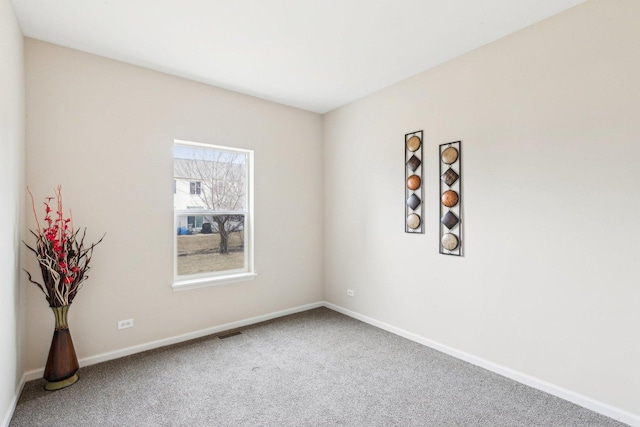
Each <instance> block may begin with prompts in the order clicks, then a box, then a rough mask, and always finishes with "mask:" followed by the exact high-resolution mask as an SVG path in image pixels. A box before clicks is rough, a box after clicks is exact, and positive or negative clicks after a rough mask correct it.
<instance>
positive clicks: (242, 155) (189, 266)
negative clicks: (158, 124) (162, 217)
mask: <svg viewBox="0 0 640 427" xmlns="http://www.w3.org/2000/svg"><path fill="white" fill-rule="evenodd" d="M173 178H174V183H175V184H174V196H173V210H174V218H175V227H174V242H175V243H174V284H173V288H174V290H184V289H191V288H197V287H202V286H210V285H213V284H222V283H230V282H236V281H243V280H251V279H253V278H254V277H255V273H254V271H253V209H252V195H253V188H252V183H253V151H249V150H239V149H235V148H229V147H221V146H215V145H208V144H200V143H195V142H187V141H175V143H174V149H173Z"/></svg>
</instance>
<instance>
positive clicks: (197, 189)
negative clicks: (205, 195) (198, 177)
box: [189, 181, 202, 194]
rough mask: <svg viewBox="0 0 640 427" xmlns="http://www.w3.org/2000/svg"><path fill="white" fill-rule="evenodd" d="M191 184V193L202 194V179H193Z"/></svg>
mask: <svg viewBox="0 0 640 427" xmlns="http://www.w3.org/2000/svg"><path fill="white" fill-rule="evenodd" d="M189 184H190V185H189V193H190V194H202V183H201V182H200V181H191V182H190V183H189Z"/></svg>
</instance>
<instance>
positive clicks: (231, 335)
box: [218, 331, 242, 340]
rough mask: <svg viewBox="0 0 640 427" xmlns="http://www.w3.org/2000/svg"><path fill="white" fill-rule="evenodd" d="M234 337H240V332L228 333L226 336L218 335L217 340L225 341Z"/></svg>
mask: <svg viewBox="0 0 640 427" xmlns="http://www.w3.org/2000/svg"><path fill="white" fill-rule="evenodd" d="M236 335H242V332H241V331H233V332H228V333H226V334H222V335H218V338H220V339H221V340H223V339H225V338H229V337H235V336H236Z"/></svg>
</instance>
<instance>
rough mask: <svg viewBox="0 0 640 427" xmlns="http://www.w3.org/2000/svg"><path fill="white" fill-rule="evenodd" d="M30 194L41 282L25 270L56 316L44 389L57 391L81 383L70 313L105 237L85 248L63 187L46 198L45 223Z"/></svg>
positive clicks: (35, 253) (31, 246) (83, 239)
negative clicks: (65, 209)
mask: <svg viewBox="0 0 640 427" xmlns="http://www.w3.org/2000/svg"><path fill="white" fill-rule="evenodd" d="M29 195H30V196H31V206H32V208H33V214H34V217H35V220H36V225H37V229H36V230H35V231H34V230H29V231H30V232H31V234H32V235H33V236H34V237H35V244H33V245H29V244H28V243H26V242H25V246H26V247H27V248H28V249H29V250H30V251H31V252H33V254H34V255H35V257H36V260H37V261H38V266H39V268H40V272H41V274H42V282H39V281H37V280H36V279H34V278H33V276H32V275H31V273H30V272H29V271H27V270H25V271H26V273H27V276H28V279H29V281H30V282H31V283H33V284H35V285H36V286H38V288H40V290H41V291H42V292H43V293H44V295H45V297H46V299H47V302H48V303H49V306H50V307H51V309H52V310H53V313H54V316H55V322H56V323H55V330H54V335H53V340H52V342H51V348H50V350H49V357H48V358H47V364H46V367H45V372H44V379H45V380H46V384H45V389H47V390H57V389H60V388H63V387H66V386H69V385H71V384H73V383H75V382H76V381H77V380H78V374H77V371H78V368H79V365H78V358H77V357H76V353H75V349H74V347H73V342H72V341H71V334H70V333H69V326H68V323H67V311H68V309H69V306H70V305H71V303H72V302H73V300H74V298H75V297H76V295H77V293H78V291H79V290H80V288H81V285H82V283H83V282H84V281H85V280H86V279H87V278H88V277H89V276H88V275H87V272H88V271H89V264H90V262H91V258H92V256H93V250H94V248H95V247H96V246H97V245H98V244H99V243H100V242H102V240H103V239H104V235H103V236H102V237H101V238H100V240H98V241H97V242H95V243H91V244H88V245H85V237H86V233H87V230H86V228H85V229H83V230H82V231H80V230H79V229H78V230H74V227H73V221H72V216H71V212H70V213H69V217H66V218H65V216H64V212H63V207H62V186H58V187H57V188H56V190H55V196H54V197H47V198H46V199H45V202H44V224H41V223H40V221H39V220H38V214H37V212H36V206H35V202H34V199H33V194H32V193H31V191H29ZM52 205H53V207H52ZM54 209H55V210H54Z"/></svg>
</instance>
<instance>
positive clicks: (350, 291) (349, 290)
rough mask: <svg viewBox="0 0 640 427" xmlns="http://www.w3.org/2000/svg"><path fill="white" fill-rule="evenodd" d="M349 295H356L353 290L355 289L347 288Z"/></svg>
mask: <svg viewBox="0 0 640 427" xmlns="http://www.w3.org/2000/svg"><path fill="white" fill-rule="evenodd" d="M347 296H350V297H354V296H356V293H355V292H354V291H353V289H347Z"/></svg>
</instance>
